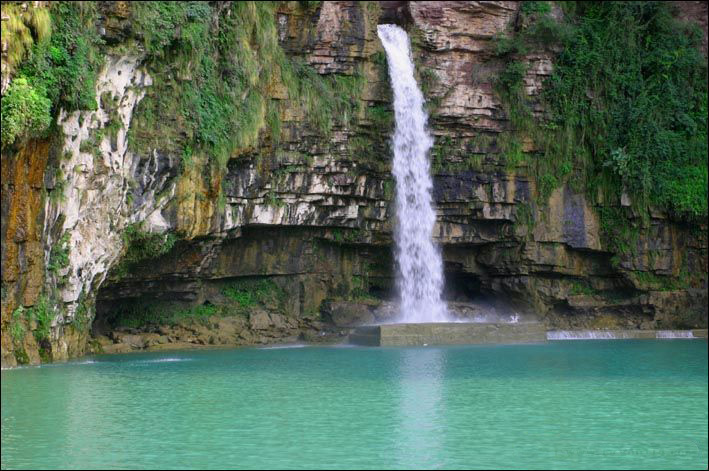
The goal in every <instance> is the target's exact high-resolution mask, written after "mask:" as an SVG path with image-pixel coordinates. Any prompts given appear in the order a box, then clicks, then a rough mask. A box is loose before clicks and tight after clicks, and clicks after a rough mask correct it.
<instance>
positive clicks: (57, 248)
mask: <svg viewBox="0 0 709 471" xmlns="http://www.w3.org/2000/svg"><path fill="white" fill-rule="evenodd" d="M70 238H71V234H70V233H69V232H65V233H64V234H63V235H62V236H61V238H60V239H59V240H58V241H56V242H55V243H54V244H52V250H51V251H50V252H49V263H48V264H47V270H49V271H50V272H52V273H56V272H58V271H59V270H63V269H64V268H66V267H68V266H69V239H70Z"/></svg>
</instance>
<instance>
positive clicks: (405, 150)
mask: <svg viewBox="0 0 709 471" xmlns="http://www.w3.org/2000/svg"><path fill="white" fill-rule="evenodd" d="M377 31H378V34H379V39H381V41H382V44H383V45H384V49H385V50H386V54H387V61H388V63H389V77H390V79H391V86H392V89H393V90H394V111H395V117H396V127H395V129H394V137H393V148H394V163H393V173H394V179H395V180H396V215H397V224H396V229H395V239H396V259H397V263H398V268H399V271H398V274H397V287H398V288H399V293H400V294H401V314H400V320H401V321H402V322H444V321H446V320H447V314H446V306H445V304H444V303H443V302H442V301H441V288H442V286H443V266H442V265H443V263H442V261H441V255H440V253H439V251H438V249H437V248H436V246H435V245H434V244H433V240H432V235H433V226H434V224H435V222H436V213H435V211H434V209H433V205H432V198H431V189H432V187H433V183H432V181H431V175H430V165H429V161H428V150H429V149H430V148H431V146H432V145H433V138H432V137H431V135H430V134H429V133H428V131H427V129H426V120H427V116H426V112H425V111H424V108H423V95H422V93H421V90H419V88H418V85H417V83H416V79H415V78H414V64H413V61H412V59H411V48H410V45H409V37H408V35H407V34H406V32H405V31H404V30H403V29H401V28H399V27H398V26H395V25H379V26H378V27H377Z"/></svg>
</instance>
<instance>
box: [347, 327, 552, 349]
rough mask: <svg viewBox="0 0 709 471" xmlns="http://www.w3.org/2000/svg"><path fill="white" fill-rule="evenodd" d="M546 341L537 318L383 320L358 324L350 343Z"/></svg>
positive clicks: (413, 343)
mask: <svg viewBox="0 0 709 471" xmlns="http://www.w3.org/2000/svg"><path fill="white" fill-rule="evenodd" d="M540 342H546V329H545V328H544V325H543V324H541V323H539V322H527V323H517V324H511V323H510V324H501V323H499V324H498V323H481V322H477V323H422V324H383V325H375V326H364V327H358V328H357V329H355V330H354V332H353V333H352V334H350V343H353V344H355V345H364V346H374V347H406V346H426V345H468V344H515V343H540Z"/></svg>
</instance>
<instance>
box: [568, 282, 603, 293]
mask: <svg viewBox="0 0 709 471" xmlns="http://www.w3.org/2000/svg"><path fill="white" fill-rule="evenodd" d="M569 294H570V295H572V296H578V295H585V296H593V295H595V294H597V291H596V290H595V289H594V288H593V287H592V286H591V285H589V284H588V282H587V281H583V280H572V281H571V288H570V289H569Z"/></svg>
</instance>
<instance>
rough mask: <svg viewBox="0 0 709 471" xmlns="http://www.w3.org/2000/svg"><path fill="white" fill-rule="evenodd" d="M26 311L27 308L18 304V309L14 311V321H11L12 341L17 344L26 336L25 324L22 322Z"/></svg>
mask: <svg viewBox="0 0 709 471" xmlns="http://www.w3.org/2000/svg"><path fill="white" fill-rule="evenodd" d="M24 312H25V308H24V307H22V306H18V307H17V309H15V310H14V311H12V322H11V323H10V335H11V336H12V341H13V342H14V343H16V344H19V343H21V342H22V340H23V339H24V338H25V325H24V324H23V323H22V317H23V314H24Z"/></svg>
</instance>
